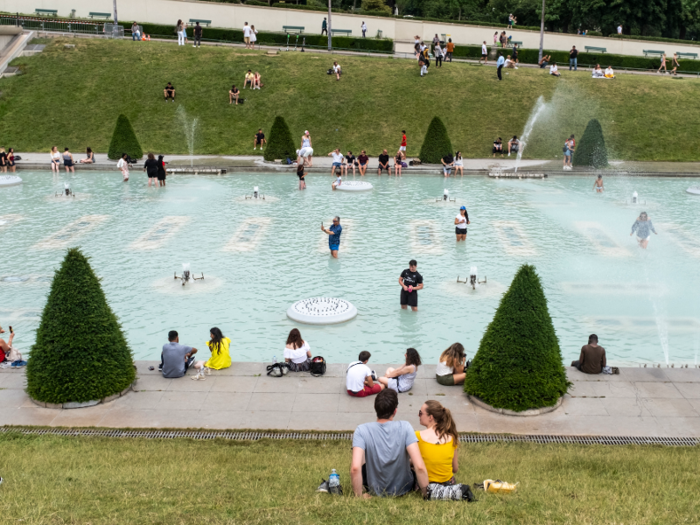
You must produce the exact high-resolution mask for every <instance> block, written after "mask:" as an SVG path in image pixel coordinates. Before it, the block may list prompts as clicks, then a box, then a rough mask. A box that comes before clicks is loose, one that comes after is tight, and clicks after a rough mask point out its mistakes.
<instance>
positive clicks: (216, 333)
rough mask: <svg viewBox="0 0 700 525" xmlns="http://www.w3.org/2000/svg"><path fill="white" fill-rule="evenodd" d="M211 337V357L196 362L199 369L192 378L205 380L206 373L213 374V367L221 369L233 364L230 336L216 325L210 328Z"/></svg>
mask: <svg viewBox="0 0 700 525" xmlns="http://www.w3.org/2000/svg"><path fill="white" fill-rule="evenodd" d="M209 337H210V339H209V341H207V346H208V347H209V350H211V357H210V358H209V359H208V360H207V361H197V362H196V363H195V364H194V367H195V368H196V369H197V375H195V376H193V377H192V379H194V380H195V381H197V380H204V373H205V372H206V374H207V375H211V370H212V369H214V370H221V369H223V368H228V367H229V366H231V355H230V354H229V346H230V345H231V340H230V339H229V338H228V337H224V334H222V333H221V330H219V329H218V328H216V327H214V328H212V329H211V330H209Z"/></svg>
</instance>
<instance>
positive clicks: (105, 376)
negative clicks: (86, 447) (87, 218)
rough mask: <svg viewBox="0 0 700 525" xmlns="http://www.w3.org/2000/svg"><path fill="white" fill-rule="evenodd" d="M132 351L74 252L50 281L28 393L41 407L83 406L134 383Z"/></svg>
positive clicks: (86, 267) (84, 262) (87, 269)
mask: <svg viewBox="0 0 700 525" xmlns="http://www.w3.org/2000/svg"><path fill="white" fill-rule="evenodd" d="M135 376H136V371H135V370H134V363H133V356H132V355H131V349H130V348H129V345H128V344H127V342H126V338H125V337H124V334H123V333H122V329H121V326H120V324H119V320H118V319H117V316H116V315H114V312H112V309H111V308H110V307H109V304H107V299H106V297H105V294H104V292H103V291H102V288H101V286H100V280H99V279H98V278H97V276H96V275H95V272H93V270H92V268H91V267H90V263H89V262H88V260H87V258H86V257H85V256H84V255H83V254H82V253H81V252H80V250H78V249H77V248H72V249H70V250H68V253H67V254H66V258H65V259H64V260H63V264H61V267H60V268H59V269H58V271H57V272H56V275H55V276H54V278H53V282H52V283H51V291H50V292H49V297H48V299H47V301H46V306H45V307H44V311H43V313H42V314H41V322H40V324H39V328H38V329H37V332H36V342H35V343H34V346H33V347H32V350H31V354H30V356H29V362H28V364H27V392H28V393H29V395H30V396H31V397H32V398H34V399H36V400H38V401H44V402H46V403H55V404H60V403H67V402H85V401H94V400H99V399H104V398H105V397H109V396H111V395H113V394H117V393H119V392H121V391H123V390H125V389H126V388H128V387H129V385H131V384H132V383H133V382H134V378H135Z"/></svg>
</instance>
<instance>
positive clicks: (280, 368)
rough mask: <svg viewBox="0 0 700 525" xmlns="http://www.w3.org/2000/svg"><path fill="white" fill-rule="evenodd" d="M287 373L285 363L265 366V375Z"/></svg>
mask: <svg viewBox="0 0 700 525" xmlns="http://www.w3.org/2000/svg"><path fill="white" fill-rule="evenodd" d="M288 373H289V367H288V366H287V363H274V364H271V365H270V366H268V367H267V375H269V376H272V377H282V376H286V375H287V374H288Z"/></svg>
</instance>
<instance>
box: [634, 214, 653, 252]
mask: <svg viewBox="0 0 700 525" xmlns="http://www.w3.org/2000/svg"><path fill="white" fill-rule="evenodd" d="M634 232H637V242H638V243H639V246H641V247H642V248H643V249H645V250H646V249H647V246H648V245H649V239H650V238H651V233H650V232H654V235H658V234H657V233H656V230H655V229H654V225H653V224H652V223H651V221H650V220H649V217H647V212H645V211H643V212H642V213H640V214H639V217H638V218H637V220H636V221H634V224H633V225H632V233H630V237H632V234H633V233H634Z"/></svg>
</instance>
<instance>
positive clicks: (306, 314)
mask: <svg viewBox="0 0 700 525" xmlns="http://www.w3.org/2000/svg"><path fill="white" fill-rule="evenodd" d="M356 315H357V308H355V306H353V304H352V303H350V302H349V301H346V300H345V299H336V298H334V297H311V298H310V299H302V300H301V301H297V302H296V303H294V304H293V305H292V306H290V307H289V309H288V310H287V317H289V318H290V319H291V320H292V321H296V322H298V323H304V324H338V323H344V322H345V321H349V320H350V319H353V318H354V317H355V316H356Z"/></svg>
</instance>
